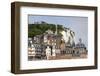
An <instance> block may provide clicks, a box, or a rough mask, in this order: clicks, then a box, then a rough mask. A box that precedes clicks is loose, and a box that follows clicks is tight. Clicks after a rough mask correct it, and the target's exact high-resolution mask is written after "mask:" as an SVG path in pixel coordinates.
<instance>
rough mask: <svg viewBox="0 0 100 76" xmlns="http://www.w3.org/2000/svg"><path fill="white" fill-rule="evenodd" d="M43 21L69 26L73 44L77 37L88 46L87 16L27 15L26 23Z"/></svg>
mask: <svg viewBox="0 0 100 76" xmlns="http://www.w3.org/2000/svg"><path fill="white" fill-rule="evenodd" d="M41 21H44V22H46V23H50V24H61V25H63V26H64V27H67V28H70V29H71V30H73V31H74V32H75V44H77V43H78V42H79V38H81V39H82V42H83V43H84V44H85V46H86V47H88V17H77V16H50V15H49V16H47V15H29V16H28V23H29V24H34V22H41Z"/></svg>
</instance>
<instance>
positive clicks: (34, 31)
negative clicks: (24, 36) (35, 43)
mask: <svg viewBox="0 0 100 76" xmlns="http://www.w3.org/2000/svg"><path fill="white" fill-rule="evenodd" d="M62 26H63V25H57V29H58V34H60V33H59V31H61V30H63V27H62ZM48 29H50V30H52V31H53V32H55V30H56V25H55V24H48V23H41V24H28V36H29V37H33V36H35V35H40V34H43V33H44V32H45V31H46V30H48Z"/></svg>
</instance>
